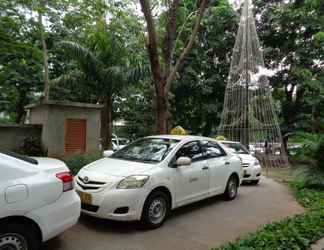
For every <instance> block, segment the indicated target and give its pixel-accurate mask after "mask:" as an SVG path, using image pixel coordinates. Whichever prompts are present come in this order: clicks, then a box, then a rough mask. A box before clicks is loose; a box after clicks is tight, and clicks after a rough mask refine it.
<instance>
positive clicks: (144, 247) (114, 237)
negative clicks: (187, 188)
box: [44, 178, 303, 250]
mask: <svg viewBox="0 0 324 250" xmlns="http://www.w3.org/2000/svg"><path fill="white" fill-rule="evenodd" d="M301 212H303V209H302V208H301V207H300V206H299V205H298V203H297V202H296V201H295V200H294V198H293V197H292V195H291V193H290V191H289V190H288V189H287V187H285V186H283V185H282V184H279V183H277V182H275V181H273V180H271V179H266V178H263V179H262V180H261V182H260V184H259V185H258V186H250V185H244V186H242V187H241V188H240V192H239V195H238V197H237V198H236V199H235V200H233V201H223V200H222V199H221V198H219V197H216V198H212V199H208V200H205V201H200V202H198V203H195V204H191V205H189V206H186V207H183V208H179V209H177V210H175V211H173V213H172V216H171V218H169V220H167V221H166V222H165V224H164V225H163V226H162V227H161V228H159V229H156V230H153V231H146V230H144V229H142V228H141V227H140V226H139V225H138V223H133V222H132V223H121V222H113V221H107V220H99V219H95V218H91V217H87V216H81V218H80V221H79V223H78V224H77V225H76V226H74V227H73V228H71V229H70V230H68V231H67V232H65V233H64V234H62V235H61V236H59V237H57V238H55V239H53V240H51V241H49V242H48V243H46V244H45V246H44V250H200V249H201V250H208V249H210V248H212V247H215V246H219V245H221V244H222V243H225V242H227V241H231V240H235V239H236V238H238V237H240V236H244V235H246V234H247V233H249V232H253V231H255V230H256V229H258V228H259V227H260V226H261V225H263V224H265V223H268V222H271V221H274V220H279V219H281V218H284V217H287V216H291V215H293V214H296V213H301Z"/></svg>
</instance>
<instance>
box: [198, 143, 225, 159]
mask: <svg viewBox="0 0 324 250" xmlns="http://www.w3.org/2000/svg"><path fill="white" fill-rule="evenodd" d="M203 147H204V151H205V154H206V158H207V159H211V158H217V157H221V156H225V155H226V153H225V151H224V150H223V149H222V148H221V147H220V146H219V145H218V144H217V143H216V142H211V141H209V142H206V143H204V144H203Z"/></svg>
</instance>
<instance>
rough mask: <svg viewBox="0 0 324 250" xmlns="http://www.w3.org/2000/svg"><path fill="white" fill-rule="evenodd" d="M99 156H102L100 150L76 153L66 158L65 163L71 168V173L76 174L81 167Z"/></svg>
mask: <svg viewBox="0 0 324 250" xmlns="http://www.w3.org/2000/svg"><path fill="white" fill-rule="evenodd" d="M100 158H102V154H101V152H98V153H93V154H78V155H73V156H71V157H70V158H68V159H66V160H65V163H66V165H67V166H68V168H69V169H70V170H71V172H72V174H73V175H76V174H77V173H78V172H79V170H80V169H81V168H83V167H84V166H86V165H88V164H89V163H91V162H94V161H96V160H98V159H100Z"/></svg>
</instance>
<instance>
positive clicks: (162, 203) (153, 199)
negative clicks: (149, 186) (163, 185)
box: [141, 191, 170, 229]
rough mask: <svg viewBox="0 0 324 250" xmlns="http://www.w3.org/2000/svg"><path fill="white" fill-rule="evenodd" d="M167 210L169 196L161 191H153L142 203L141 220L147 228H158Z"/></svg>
mask: <svg viewBox="0 0 324 250" xmlns="http://www.w3.org/2000/svg"><path fill="white" fill-rule="evenodd" d="M169 212H170V201H169V197H168V196H167V195H166V194H165V193H163V192H160V191H157V192H154V193H152V194H150V195H149V196H148V197H147V199H146V201H145V203H144V207H143V212H142V218H141V222H142V224H143V225H144V226H145V227H146V228H148V229H155V228H158V227H160V226H161V225H162V224H163V222H164V221H165V219H166V218H167V216H168V215H169Z"/></svg>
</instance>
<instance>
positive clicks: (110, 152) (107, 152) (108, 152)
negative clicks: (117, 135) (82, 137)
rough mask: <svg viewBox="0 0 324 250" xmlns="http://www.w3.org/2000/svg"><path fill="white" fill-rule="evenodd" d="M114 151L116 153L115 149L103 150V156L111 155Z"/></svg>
mask: <svg viewBox="0 0 324 250" xmlns="http://www.w3.org/2000/svg"><path fill="white" fill-rule="evenodd" d="M113 153H114V151H113V150H105V151H104V152H103V156H104V157H109V156H111V155H112V154H113Z"/></svg>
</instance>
